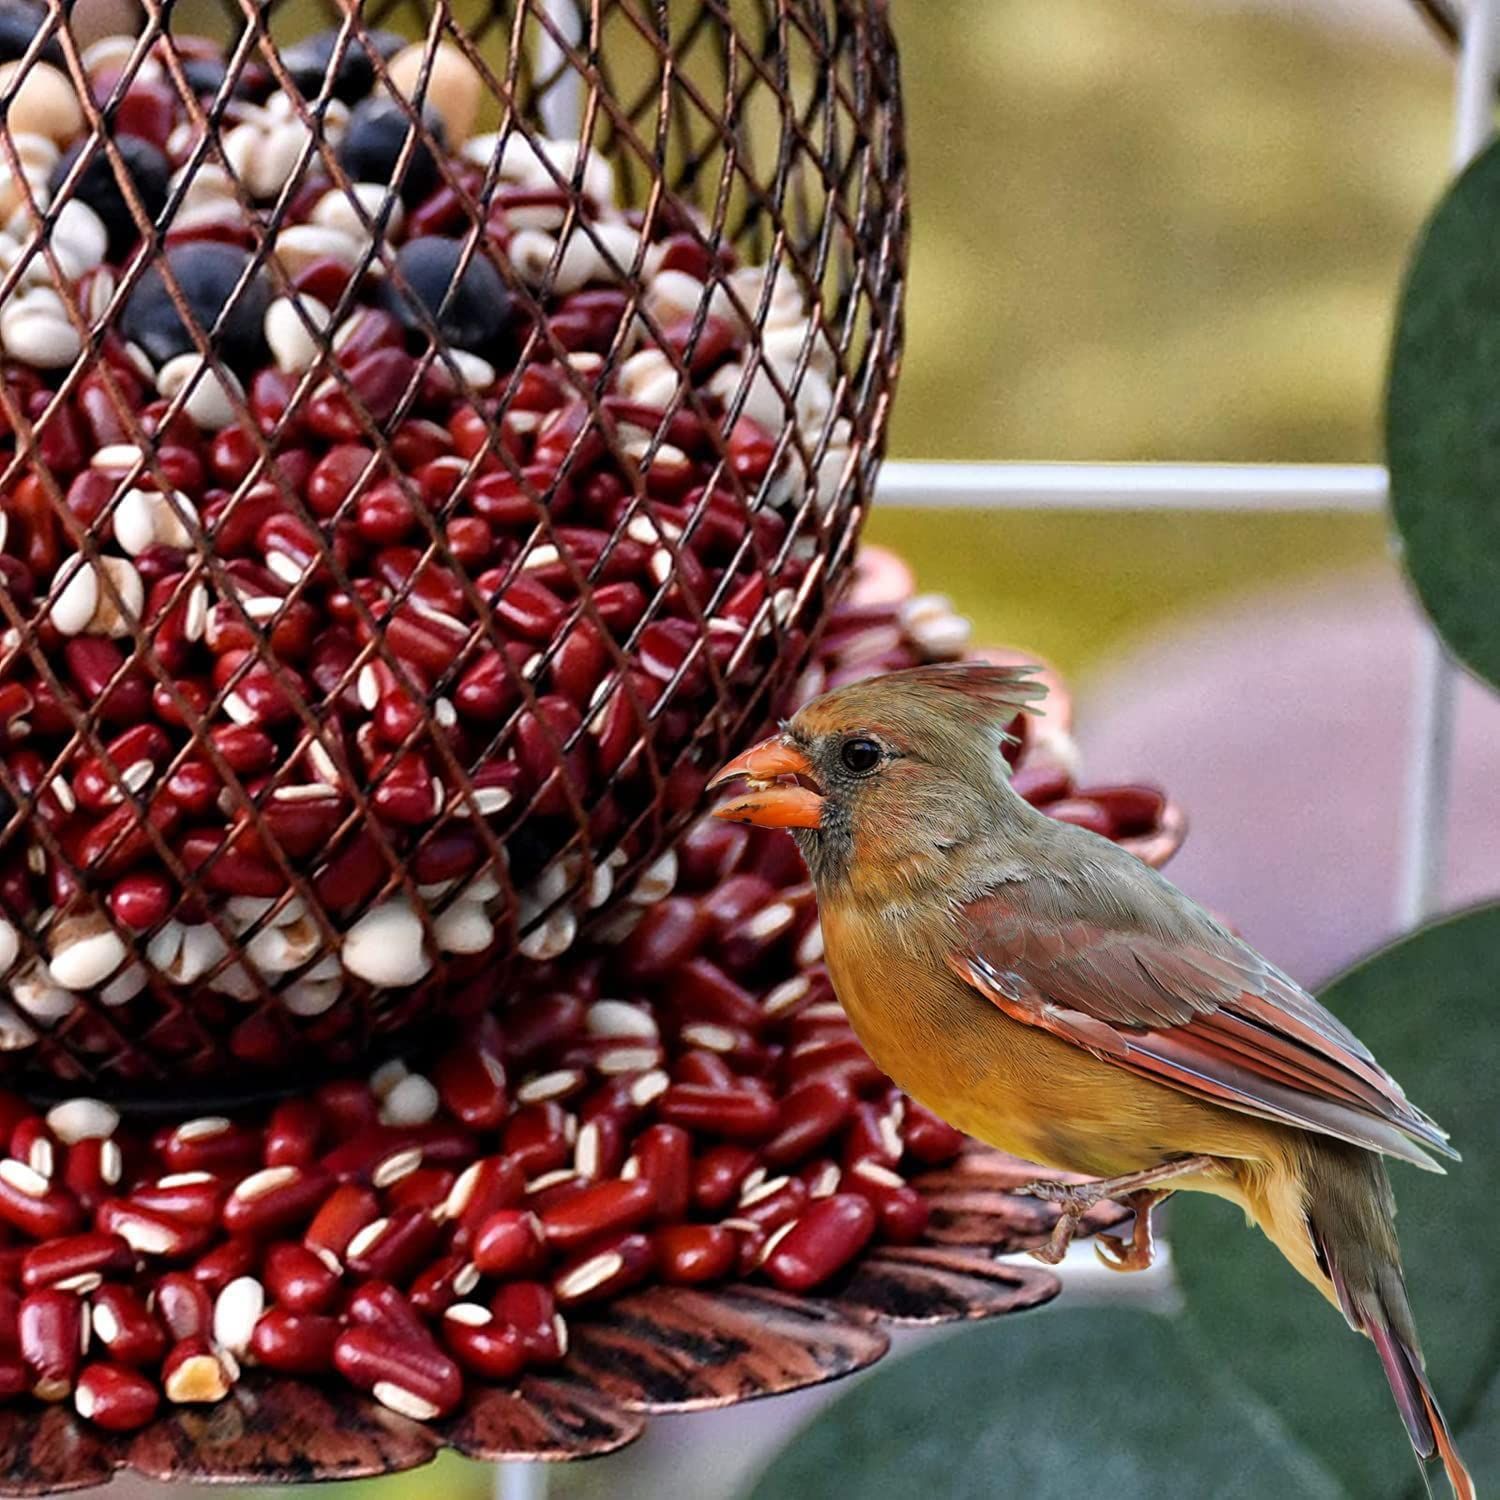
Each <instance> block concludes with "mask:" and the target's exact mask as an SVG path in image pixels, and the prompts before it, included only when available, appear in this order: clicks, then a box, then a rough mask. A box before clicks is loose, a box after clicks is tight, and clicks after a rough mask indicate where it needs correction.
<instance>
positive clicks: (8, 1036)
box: [0, 1003, 36, 1052]
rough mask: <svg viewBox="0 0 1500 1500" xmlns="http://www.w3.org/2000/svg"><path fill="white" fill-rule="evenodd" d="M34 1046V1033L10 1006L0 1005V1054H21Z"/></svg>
mask: <svg viewBox="0 0 1500 1500" xmlns="http://www.w3.org/2000/svg"><path fill="white" fill-rule="evenodd" d="M35 1045H36V1032H35V1031H34V1030H33V1029H32V1028H31V1027H30V1026H29V1025H28V1024H27V1023H26V1022H25V1021H23V1020H22V1019H21V1017H20V1015H19V1014H18V1013H17V1012H16V1011H14V1010H12V1009H11V1007H10V1006H8V1005H5V1004H3V1003H0V1052H22V1051H24V1050H25V1049H26V1048H27V1047H34V1046H35Z"/></svg>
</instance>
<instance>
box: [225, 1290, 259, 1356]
mask: <svg viewBox="0 0 1500 1500" xmlns="http://www.w3.org/2000/svg"><path fill="white" fill-rule="evenodd" d="M265 1310H266V1289H265V1287H263V1286H262V1285H261V1284H260V1282H259V1281H257V1280H256V1279H255V1277H253V1276H237V1277H235V1279H234V1280H233V1281H231V1282H230V1283H229V1284H228V1285H227V1286H226V1287H225V1288H224V1290H223V1291H221V1292H220V1293H219V1295H218V1296H217V1297H216V1298H215V1299H214V1324H213V1326H214V1342H215V1343H216V1344H218V1345H219V1347H220V1348H221V1349H227V1350H229V1352H230V1353H231V1354H233V1355H234V1356H235V1357H236V1358H237V1359H242V1358H244V1356H245V1354H246V1352H247V1351H248V1350H249V1348H250V1335H251V1334H253V1333H254V1332H255V1325H256V1324H257V1323H258V1322H259V1321H260V1315H261V1314H262V1313H263V1312H264V1311H265Z"/></svg>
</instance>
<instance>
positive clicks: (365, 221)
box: [312, 182, 406, 244]
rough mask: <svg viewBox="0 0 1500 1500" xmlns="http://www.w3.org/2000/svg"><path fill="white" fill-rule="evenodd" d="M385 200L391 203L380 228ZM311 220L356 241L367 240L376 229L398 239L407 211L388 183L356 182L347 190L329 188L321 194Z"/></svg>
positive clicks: (386, 236) (391, 238)
mask: <svg viewBox="0 0 1500 1500" xmlns="http://www.w3.org/2000/svg"><path fill="white" fill-rule="evenodd" d="M356 203H357V205H358V206H357V207H356ZM387 203H389V204H390V205H391V208H390V214H389V216H388V217H387V218H386V220H385V221H384V227H383V229H382V225H381V219H380V211H381V209H382V208H384V207H385V205H386V204H387ZM312 222H313V223H314V224H317V225H320V226H321V227H322V228H324V229H333V230H336V231H337V232H338V233H339V234H342V235H346V236H348V238H349V239H351V240H353V241H354V242H355V243H356V244H358V243H360V242H361V241H363V240H367V239H370V238H371V237H372V236H373V235H374V234H375V233H376V232H377V231H379V232H381V233H383V234H384V236H385V238H386V239H388V240H391V241H397V240H399V239H400V238H401V231H402V229H403V228H404V227H405V224H406V212H405V210H404V209H403V208H402V206H401V200H400V198H398V197H397V196H396V195H395V194H394V193H393V192H392V191H391V189H390V185H389V184H388V183H384V182H356V183H352V184H351V185H350V192H348V193H346V192H345V191H344V190H343V189H342V188H330V189H329V190H328V191H327V192H326V193H324V194H323V196H322V197H321V198H319V199H318V201H317V203H316V204H315V205H314V206H313V211H312Z"/></svg>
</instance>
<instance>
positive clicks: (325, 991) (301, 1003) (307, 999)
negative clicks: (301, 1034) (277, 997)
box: [281, 974, 344, 1019]
mask: <svg viewBox="0 0 1500 1500" xmlns="http://www.w3.org/2000/svg"><path fill="white" fill-rule="evenodd" d="M343 992H344V986H343V982H342V981H341V980H338V979H314V978H312V976H311V975H306V974H304V975H303V976H302V978H300V979H294V980H293V981H292V982H291V983H290V984H289V985H287V986H286V988H285V989H283V990H282V991H281V1003H282V1004H283V1005H284V1006H285V1007H286V1008H287V1010H289V1011H290V1012H291V1013H292V1014H293V1015H294V1016H302V1017H303V1018H304V1019H308V1018H311V1017H313V1016H321V1015H324V1014H326V1013H327V1012H328V1011H330V1010H332V1009H333V1007H334V1005H335V1004H336V1003H337V1002H338V998H339V996H340V995H341V994H343Z"/></svg>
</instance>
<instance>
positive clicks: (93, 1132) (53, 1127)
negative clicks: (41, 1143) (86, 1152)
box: [47, 1097, 120, 1146]
mask: <svg viewBox="0 0 1500 1500" xmlns="http://www.w3.org/2000/svg"><path fill="white" fill-rule="evenodd" d="M119 1125H120V1112H119V1110H117V1109H114V1108H112V1107H111V1106H110V1105H108V1104H106V1103H105V1102H104V1101H103V1100H102V1099H86V1098H81V1097H80V1098H77V1099H64V1100H63V1102H62V1103H61V1104H54V1105H53V1106H52V1108H51V1109H49V1110H48V1111H47V1129H48V1130H50V1131H51V1132H52V1134H53V1135H55V1136H56V1137H57V1138H58V1140H60V1141H61V1142H62V1143H63V1145H65V1146H76V1145H77V1144H78V1142H79V1141H102V1140H108V1139H109V1137H110V1136H112V1135H113V1134H114V1133H115V1131H116V1130H117V1129H118V1128H119Z"/></svg>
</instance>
